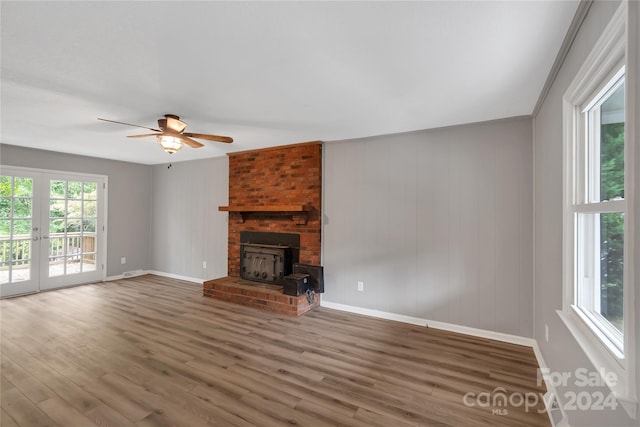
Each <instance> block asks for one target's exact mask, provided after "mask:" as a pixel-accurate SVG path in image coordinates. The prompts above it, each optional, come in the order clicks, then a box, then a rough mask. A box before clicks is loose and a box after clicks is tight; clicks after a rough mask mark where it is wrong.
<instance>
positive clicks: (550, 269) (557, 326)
mask: <svg viewBox="0 0 640 427" xmlns="http://www.w3.org/2000/svg"><path fill="white" fill-rule="evenodd" d="M618 6H619V2H595V3H594V4H593V6H592V7H591V9H590V11H589V14H588V15H587V18H586V20H585V22H584V23H583V25H582V27H581V29H580V31H579V33H578V36H577V38H576V40H575V41H574V43H573V45H572V47H571V50H570V52H569V55H568V57H567V58H566V60H565V62H564V64H563V66H562V69H561V70H560V73H559V75H558V76H557V78H556V80H555V82H554V84H553V86H552V88H551V91H550V92H549V94H548V96H547V98H546V100H545V102H544V104H543V105H542V108H541V109H540V111H539V113H538V114H537V116H536V117H535V120H534V134H535V141H534V165H535V166H534V176H535V178H534V185H535V189H534V203H535V213H534V220H535V226H534V227H535V249H534V253H535V265H534V273H535V309H534V319H535V338H536V340H537V341H538V343H539V345H540V349H541V351H542V354H543V356H544V359H545V361H546V362H547V365H549V368H550V369H551V370H552V371H555V372H574V371H575V369H576V368H579V367H585V368H587V369H589V370H593V366H592V365H591V363H590V362H589V360H588V359H587V357H586V356H585V354H584V353H583V352H582V350H581V349H580V346H579V345H578V344H577V343H576V341H575V340H574V338H573V336H572V335H571V333H570V332H569V331H568V330H567V328H566V327H565V325H564V323H563V322H562V321H561V320H560V318H559V317H558V315H557V313H556V310H559V309H561V308H562V96H563V95H564V93H565V91H566V90H567V88H568V86H569V84H570V83H571V81H572V80H573V78H574V76H575V74H576V73H577V72H578V70H579V68H580V67H581V66H582V63H583V62H584V60H585V59H586V57H587V55H588V54H589V52H590V51H591V49H592V48H593V46H594V44H595V42H596V41H597V40H598V38H599V36H600V34H601V33H602V30H603V29H604V27H605V26H606V25H607V23H608V22H609V19H610V18H611V16H612V15H613V13H614V12H615V10H616V8H617V7H618ZM638 123H640V118H636V124H638ZM636 146H637V141H636ZM636 164H638V163H637V162H636ZM638 171H640V169H638V167H637V166H636V174H637V175H639V174H638V173H637V172H638ZM638 190H640V186H639V185H638V184H636V195H635V197H636V206H637V202H638V199H639V198H640V197H639V194H638V193H639V191H638ZM636 209H637V208H636ZM637 212H640V210H639V211H637ZM637 218H638V216H636V233H637V231H638V229H639V226H638V220H637ZM638 243H640V241H639V239H638V238H636V245H635V246H636V248H640V246H639V245H638ZM636 255H638V254H636ZM637 259H638V258H637ZM639 261H640V260H639ZM639 261H636V264H635V265H636V266H638V265H640V262H639ZM637 283H638V282H637V279H636V293H637V292H638V287H637ZM636 295H637V294H636ZM636 307H638V303H637V296H636ZM638 313H640V310H639V309H638V308H637V309H636V322H637V318H638V317H637V316H638ZM545 324H547V325H548V326H549V342H546V340H545V336H544V328H545ZM639 331H640V329H639V328H636V332H639ZM636 342H638V343H640V338H638V337H636ZM637 354H640V352H639V353H637ZM639 368H640V366H639ZM639 381H640V378H639ZM570 390H571V389H570V388H561V389H559V392H560V395H561V396H562V394H563V393H564V392H566V391H570ZM574 391H576V392H578V391H580V390H577V389H576V390H574ZM589 391H591V390H589ZM603 391H604V392H605V394H607V393H608V390H603ZM569 416H570V424H571V425H572V426H573V427H579V426H598V427H601V426H609V427H614V426H615V427H619V426H631V425H633V426H637V425H640V424H638V423H639V421H638V420H636V421H633V420H630V419H629V418H628V417H627V415H626V413H625V412H624V410H623V409H621V408H619V409H618V410H617V411H615V412H611V411H584V412H570V413H569Z"/></svg>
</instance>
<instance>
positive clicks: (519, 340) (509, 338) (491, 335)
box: [320, 299, 537, 347]
mask: <svg viewBox="0 0 640 427" xmlns="http://www.w3.org/2000/svg"><path fill="white" fill-rule="evenodd" d="M320 305H321V306H322V307H327V308H333V309H335V310H341V311H347V312H350V313H356V314H363V315H365V316H371V317H378V318H380V319H387V320H395V321H397V322H403V323H409V324H412V325H419V326H426V327H428V328H435V329H442V330H445V331H451V332H458V333H461V334H466V335H472V336H475V337H480V338H487V339H492V340H497V341H503V342H508V343H511V344H517V345H524V346H527V347H533V346H534V345H537V344H536V340H534V339H533V338H527V337H521V336H518V335H511V334H505V333H502V332H494V331H488V330H485V329H478V328H471V327H468V326H460V325H454V324H452V323H445V322H437V321H435V320H428V319H422V318H419V317H411V316H405V315H402V314H396V313H389V312H386V311H380V310H372V309H369V308H362V307H356V306H353V305H347V304H339V303H335V302H330V301H325V300H324V299H323V300H321V301H320Z"/></svg>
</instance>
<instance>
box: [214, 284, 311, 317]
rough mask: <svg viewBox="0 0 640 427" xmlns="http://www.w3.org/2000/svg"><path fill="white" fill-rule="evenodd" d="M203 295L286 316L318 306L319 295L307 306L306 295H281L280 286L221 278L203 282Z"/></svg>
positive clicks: (300, 313)
mask: <svg viewBox="0 0 640 427" xmlns="http://www.w3.org/2000/svg"><path fill="white" fill-rule="evenodd" d="M203 295H204V296H207V297H211V298H216V299H220V300H223V301H228V302H233V303H236V304H242V305H246V306H249V307H254V308H259V309H260V310H266V311H271V312H273V313H277V314H284V315H287V316H300V315H302V314H304V313H306V312H307V311H309V310H311V309H312V308H315V307H318V306H319V305H320V296H319V295H316V299H315V301H314V302H313V303H312V304H309V301H308V300H307V297H306V295H300V296H298V297H293V296H289V295H285V294H283V293H282V286H277V285H266V284H263V285H260V284H258V285H256V283H255V282H249V281H247V280H242V279H238V278H237V277H223V278H221V279H214V280H208V281H206V282H204V285H203Z"/></svg>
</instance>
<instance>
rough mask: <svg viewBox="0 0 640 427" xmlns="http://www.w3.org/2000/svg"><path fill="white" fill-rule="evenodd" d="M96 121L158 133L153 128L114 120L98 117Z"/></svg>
mask: <svg viewBox="0 0 640 427" xmlns="http://www.w3.org/2000/svg"><path fill="white" fill-rule="evenodd" d="M98 120H102V121H103V122H110V123H117V124H119V125H127V126H134V127H137V128H142V129H149V130H152V131H155V132H160V130H159V129H154V128H150V127H147V126H140V125H133V124H131V123H125V122H117V121H115V120H108V119H101V118H100V117H98Z"/></svg>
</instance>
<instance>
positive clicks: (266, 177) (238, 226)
mask: <svg viewBox="0 0 640 427" xmlns="http://www.w3.org/2000/svg"><path fill="white" fill-rule="evenodd" d="M228 156H229V206H224V207H220V210H222V211H227V212H229V213H228V215H229V245H228V252H229V255H228V257H229V258H228V277H223V278H220V279H214V280H209V281H207V282H204V284H203V295H204V296H208V297H213V298H219V299H224V300H226V301H231V302H237V303H241V304H245V305H251V306H252V307H256V308H261V309H265V310H269V311H273V312H277V313H280V314H289V315H300V314H302V313H304V312H306V311H308V310H310V309H312V308H314V307H316V306H318V305H319V300H320V295H316V303H315V304H312V305H310V306H309V304H308V302H307V299H306V296H300V297H290V296H287V295H284V294H282V290H281V289H279V290H278V289H268V288H266V287H260V285H259V284H258V285H257V286H256V284H255V283H254V282H246V281H241V280H240V232H241V231H265V232H276V233H296V234H299V235H300V252H299V256H300V259H299V262H301V263H304V264H314V265H319V264H320V244H321V241H320V238H321V226H322V223H321V220H322V218H321V212H322V211H321V200H322V143H320V142H308V143H302V144H294V145H288V146H281V147H273V148H266V149H262V150H251V151H244V152H238V153H230V154H229V155H228ZM219 215H224V214H223V213H220V214H219ZM278 304H279V305H278ZM282 305H288V308H284V307H283V306H282Z"/></svg>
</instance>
